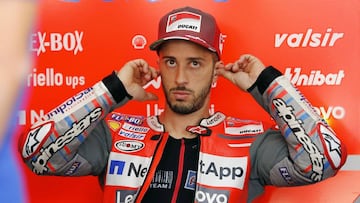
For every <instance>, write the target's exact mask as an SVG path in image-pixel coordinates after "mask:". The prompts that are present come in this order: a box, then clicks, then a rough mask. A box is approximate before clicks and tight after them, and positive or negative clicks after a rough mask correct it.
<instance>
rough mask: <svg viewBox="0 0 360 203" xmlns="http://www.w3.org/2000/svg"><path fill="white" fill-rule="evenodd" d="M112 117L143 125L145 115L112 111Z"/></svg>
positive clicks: (116, 119) (115, 119)
mask: <svg viewBox="0 0 360 203" xmlns="http://www.w3.org/2000/svg"><path fill="white" fill-rule="evenodd" d="M111 119H112V120H114V121H125V122H127V123H131V124H134V125H141V124H142V123H143V121H144V116H135V115H126V114H121V113H116V112H115V113H111Z"/></svg>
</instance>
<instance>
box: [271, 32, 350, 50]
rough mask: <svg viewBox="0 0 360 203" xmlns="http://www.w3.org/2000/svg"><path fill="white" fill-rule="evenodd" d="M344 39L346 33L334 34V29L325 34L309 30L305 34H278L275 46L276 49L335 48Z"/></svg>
mask: <svg viewBox="0 0 360 203" xmlns="http://www.w3.org/2000/svg"><path fill="white" fill-rule="evenodd" d="M342 38H344V33H343V32H334V31H333V29H332V28H327V29H326V31H325V32H315V31H314V30H313V29H311V28H309V29H307V30H306V31H305V32H298V33H276V34H275V45H274V46H275V47H276V48H280V47H284V46H288V47H291V48H299V47H333V46H335V43H336V42H338V41H339V40H340V39H342Z"/></svg>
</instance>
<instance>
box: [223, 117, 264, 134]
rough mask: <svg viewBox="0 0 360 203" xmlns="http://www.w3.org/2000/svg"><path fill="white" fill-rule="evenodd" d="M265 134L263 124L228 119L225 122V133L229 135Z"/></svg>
mask: <svg viewBox="0 0 360 203" xmlns="http://www.w3.org/2000/svg"><path fill="white" fill-rule="evenodd" d="M263 132H264V127H263V124H262V122H260V121H253V120H241V119H238V118H233V117H228V118H227V119H226V121H225V133H226V134H229V135H256V134H260V133H263Z"/></svg>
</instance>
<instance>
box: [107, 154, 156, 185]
mask: <svg viewBox="0 0 360 203" xmlns="http://www.w3.org/2000/svg"><path fill="white" fill-rule="evenodd" d="M151 160H152V158H151V157H142V156H136V155H129V154H120V153H115V152H111V153H110V156H109V162H108V166H107V173H106V179H105V180H106V182H105V184H106V185H113V186H120V185H121V186H125V187H131V188H138V187H140V186H141V185H142V184H143V182H144V179H145V176H146V174H147V173H148V169H149V165H150V163H151Z"/></svg>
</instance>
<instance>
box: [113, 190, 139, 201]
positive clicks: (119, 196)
mask: <svg viewBox="0 0 360 203" xmlns="http://www.w3.org/2000/svg"><path fill="white" fill-rule="evenodd" d="M135 195H136V190H131V191H129V190H117V191H116V200H115V202H116V203H133V202H134V199H135Z"/></svg>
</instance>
